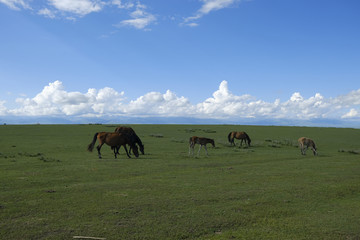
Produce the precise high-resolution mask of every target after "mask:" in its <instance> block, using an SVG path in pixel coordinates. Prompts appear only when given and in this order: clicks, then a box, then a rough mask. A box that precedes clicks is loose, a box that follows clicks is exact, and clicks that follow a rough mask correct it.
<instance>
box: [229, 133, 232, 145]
mask: <svg viewBox="0 0 360 240" xmlns="http://www.w3.org/2000/svg"><path fill="white" fill-rule="evenodd" d="M231 134H232V132H230V133H229V135H228V140H229V143H231Z"/></svg>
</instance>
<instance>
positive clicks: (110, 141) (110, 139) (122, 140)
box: [88, 132, 139, 158]
mask: <svg viewBox="0 0 360 240" xmlns="http://www.w3.org/2000/svg"><path fill="white" fill-rule="evenodd" d="M96 140H98V141H99V145H98V146H97V147H96V149H97V150H98V155H99V158H101V153H100V149H101V147H102V145H104V143H106V144H107V145H109V146H110V147H111V149H113V150H114V154H115V158H116V156H117V154H119V148H120V147H121V146H124V148H125V152H126V154H127V156H128V157H129V158H130V155H129V153H128V150H127V148H126V144H129V145H130V146H131V147H132V150H133V152H134V154H135V156H136V157H138V156H139V152H138V148H137V146H136V145H135V143H133V142H132V141H131V138H130V137H129V136H128V135H127V134H124V133H114V132H97V133H95V135H94V138H93V141H92V142H91V143H90V144H89V145H88V151H90V152H92V150H93V149H94V145H95V142H96Z"/></svg>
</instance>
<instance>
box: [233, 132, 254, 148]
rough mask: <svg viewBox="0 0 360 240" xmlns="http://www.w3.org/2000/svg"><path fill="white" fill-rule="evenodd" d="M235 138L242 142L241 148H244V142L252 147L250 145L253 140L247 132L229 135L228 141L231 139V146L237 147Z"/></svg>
mask: <svg viewBox="0 0 360 240" xmlns="http://www.w3.org/2000/svg"><path fill="white" fill-rule="evenodd" d="M234 138H236V139H241V142H240V145H239V147H240V146H242V143H243V141H245V143H247V144H248V146H249V147H250V143H251V139H250V137H249V135H247V133H246V132H235V131H234V132H230V133H229V135H228V139H229V142H230V145H231V146H232V145H234V146H235V145H236V144H235V142H234Z"/></svg>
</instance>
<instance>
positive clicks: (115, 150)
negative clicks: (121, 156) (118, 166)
mask: <svg viewBox="0 0 360 240" xmlns="http://www.w3.org/2000/svg"><path fill="white" fill-rule="evenodd" d="M113 150H114V155H115V158H116V154H117V146H116V147H113Z"/></svg>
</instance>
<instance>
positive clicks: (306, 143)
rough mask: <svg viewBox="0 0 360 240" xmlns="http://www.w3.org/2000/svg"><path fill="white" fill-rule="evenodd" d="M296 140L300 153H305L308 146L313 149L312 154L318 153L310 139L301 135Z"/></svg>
mask: <svg viewBox="0 0 360 240" xmlns="http://www.w3.org/2000/svg"><path fill="white" fill-rule="evenodd" d="M298 142H299V146H300V149H301V154H302V155H305V154H306V150H307V149H308V148H309V147H310V148H311V150H312V151H313V153H314V155H317V154H318V153H317V151H316V146H315V143H314V141H313V140H312V139H310V138H306V137H301V138H299V140H298Z"/></svg>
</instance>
